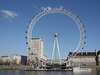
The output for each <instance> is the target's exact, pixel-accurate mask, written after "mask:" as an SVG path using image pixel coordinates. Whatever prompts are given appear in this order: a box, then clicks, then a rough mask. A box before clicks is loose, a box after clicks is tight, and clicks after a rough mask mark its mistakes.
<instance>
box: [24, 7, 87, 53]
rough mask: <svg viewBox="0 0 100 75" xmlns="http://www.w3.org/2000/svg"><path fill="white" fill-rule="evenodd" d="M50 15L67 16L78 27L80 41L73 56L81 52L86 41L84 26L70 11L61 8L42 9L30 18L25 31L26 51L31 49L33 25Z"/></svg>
mask: <svg viewBox="0 0 100 75" xmlns="http://www.w3.org/2000/svg"><path fill="white" fill-rule="evenodd" d="M50 13H60V14H64V15H66V16H69V17H70V18H71V19H72V20H73V21H74V22H75V23H76V25H77V26H78V29H79V32H80V39H79V43H78V45H77V47H76V48H75V49H74V51H73V54H74V53H77V52H79V51H81V50H83V49H84V45H85V43H86V42H85V39H86V35H85V33H86V31H85V29H84V25H83V24H82V22H81V20H80V19H79V18H78V16H76V15H75V14H74V13H73V12H72V11H71V10H70V9H65V8H63V7H60V8H51V7H46V8H44V9H42V10H41V11H40V12H39V13H38V14H37V15H36V16H34V17H33V18H32V20H31V21H30V23H29V26H28V29H27V31H26V33H27V37H26V39H27V45H28V49H30V47H31V39H32V30H33V28H34V26H35V24H36V23H37V22H38V20H39V19H41V18H42V17H43V16H45V15H47V14H50Z"/></svg>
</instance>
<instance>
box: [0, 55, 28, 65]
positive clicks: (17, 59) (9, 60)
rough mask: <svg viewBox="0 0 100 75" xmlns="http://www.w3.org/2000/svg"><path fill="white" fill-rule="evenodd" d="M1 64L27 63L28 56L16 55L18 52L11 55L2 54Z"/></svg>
mask: <svg viewBox="0 0 100 75" xmlns="http://www.w3.org/2000/svg"><path fill="white" fill-rule="evenodd" d="M0 64H1V65H26V64H27V56H22V55H16V54H13V55H10V56H1V57H0Z"/></svg>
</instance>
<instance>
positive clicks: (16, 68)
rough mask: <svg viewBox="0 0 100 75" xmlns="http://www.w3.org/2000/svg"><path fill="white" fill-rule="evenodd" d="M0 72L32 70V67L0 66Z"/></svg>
mask: <svg viewBox="0 0 100 75" xmlns="http://www.w3.org/2000/svg"><path fill="white" fill-rule="evenodd" d="M0 70H32V67H31V66H24V65H16V66H15V65H9V66H5V65H2V66H0Z"/></svg>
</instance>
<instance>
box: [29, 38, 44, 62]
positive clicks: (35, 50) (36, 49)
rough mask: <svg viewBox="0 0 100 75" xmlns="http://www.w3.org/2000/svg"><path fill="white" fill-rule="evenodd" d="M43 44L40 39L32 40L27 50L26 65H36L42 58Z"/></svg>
mask: <svg viewBox="0 0 100 75" xmlns="http://www.w3.org/2000/svg"><path fill="white" fill-rule="evenodd" d="M43 50H44V42H43V40H42V39H40V38H32V41H31V45H30V48H29V49H28V63H29V64H35V63H37V62H38V61H39V60H40V58H41V56H43Z"/></svg>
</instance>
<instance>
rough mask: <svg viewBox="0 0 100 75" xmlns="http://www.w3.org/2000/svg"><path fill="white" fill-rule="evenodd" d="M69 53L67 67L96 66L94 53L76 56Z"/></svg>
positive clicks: (83, 53)
mask: <svg viewBox="0 0 100 75" xmlns="http://www.w3.org/2000/svg"><path fill="white" fill-rule="evenodd" d="M71 55H72V52H70V53H69V57H68V59H67V65H69V66H96V52H79V53H78V54H77V55H76V56H71Z"/></svg>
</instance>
